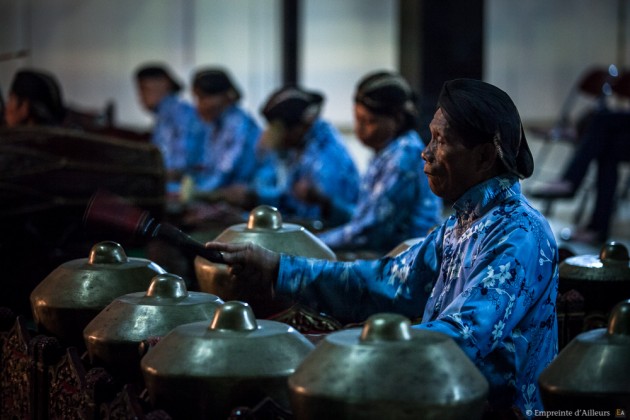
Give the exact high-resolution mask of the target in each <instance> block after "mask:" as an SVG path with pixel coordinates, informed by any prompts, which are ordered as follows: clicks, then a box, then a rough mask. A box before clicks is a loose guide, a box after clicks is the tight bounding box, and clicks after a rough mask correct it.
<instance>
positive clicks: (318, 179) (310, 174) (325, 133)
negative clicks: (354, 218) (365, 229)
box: [222, 86, 359, 225]
mask: <svg viewBox="0 0 630 420" xmlns="http://www.w3.org/2000/svg"><path fill="white" fill-rule="evenodd" d="M323 100H324V98H323V96H322V95H321V94H319V93H317V92H310V91H306V90H303V89H300V88H297V87H293V86H287V87H284V88H281V89H279V90H277V91H275V92H273V93H272V94H271V95H270V97H269V98H268V99H267V101H266V103H265V105H264V106H263V109H262V114H263V115H264V117H265V118H266V120H267V122H268V123H269V126H268V127H267V129H266V130H265V132H264V133H263V135H262V138H261V140H260V142H259V145H258V150H257V157H258V162H259V166H258V168H257V171H256V175H255V176H254V179H253V181H252V182H251V183H250V184H249V185H247V186H242V188H239V187H235V188H230V189H227V190H225V191H224V193H223V194H222V197H223V198H224V199H225V200H226V201H228V202H229V203H231V204H234V205H238V206H242V207H246V208H251V207H252V206H255V205H258V204H266V205H270V206H274V207H277V208H278V210H279V211H280V213H281V214H282V215H283V217H285V218H287V219H298V220H300V221H302V220H307V219H309V220H320V221H323V222H325V223H330V224H333V225H335V224H340V223H343V222H345V221H347V220H348V217H349V215H347V214H341V215H340V217H337V218H330V217H328V214H327V213H326V211H325V209H324V208H323V206H322V204H321V203H319V202H314V201H312V200H307V199H305V198H304V196H303V194H301V193H300V191H302V190H307V189H316V190H317V191H318V192H319V193H320V195H322V196H324V197H328V198H333V197H334V199H335V200H336V202H338V203H340V204H339V205H341V206H343V207H349V206H352V205H354V203H355V202H356V200H357V196H358V192H359V172H358V170H357V168H356V166H355V164H354V161H353V160H352V157H351V156H350V154H349V153H348V150H347V149H346V147H345V146H344V144H343V140H342V139H341V135H340V134H339V132H338V131H337V130H336V129H335V128H334V127H333V126H332V125H331V124H330V123H328V122H326V121H324V120H323V119H321V118H320V117H319V114H320V111H321V107H322V103H323Z"/></svg>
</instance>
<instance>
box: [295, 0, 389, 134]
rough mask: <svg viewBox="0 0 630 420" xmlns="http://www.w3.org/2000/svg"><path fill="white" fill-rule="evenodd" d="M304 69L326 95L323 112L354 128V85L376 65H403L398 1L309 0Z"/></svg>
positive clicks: (303, 22)
mask: <svg viewBox="0 0 630 420" xmlns="http://www.w3.org/2000/svg"><path fill="white" fill-rule="evenodd" d="M301 4H302V5H303V6H302V12H301V17H302V20H301V22H300V25H301V27H302V37H303V39H302V44H301V47H300V52H301V56H300V64H301V65H300V68H299V72H300V75H301V78H302V81H303V84H304V85H305V86H306V87H309V88H312V89H319V90H321V91H322V92H324V94H325V95H326V98H327V101H326V104H325V107H324V114H323V115H324V117H325V118H327V119H329V120H330V121H332V122H333V123H335V124H337V125H339V126H341V127H343V128H350V127H352V119H353V110H352V107H353V99H352V98H353V95H354V88H355V86H356V84H357V82H358V81H359V79H360V78H361V77H363V76H364V75H365V74H366V73H368V72H372V71H375V70H398V61H399V60H398V27H397V22H398V1H396V0H354V1H338V0H304V1H303V2H302V3H301Z"/></svg>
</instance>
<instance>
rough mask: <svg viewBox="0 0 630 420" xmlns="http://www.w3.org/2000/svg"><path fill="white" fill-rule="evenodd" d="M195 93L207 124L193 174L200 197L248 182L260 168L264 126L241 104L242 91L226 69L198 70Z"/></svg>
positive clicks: (194, 84) (199, 109)
mask: <svg viewBox="0 0 630 420" xmlns="http://www.w3.org/2000/svg"><path fill="white" fill-rule="evenodd" d="M193 94H194V96H195V99H196V102H197V110H198V112H199V115H200V116H201V118H202V119H203V120H204V121H205V122H206V123H207V130H206V136H205V142H204V143H203V148H202V149H200V150H199V151H198V153H199V157H200V166H199V172H198V173H197V174H196V176H195V177H194V181H195V189H196V191H197V192H198V193H197V194H198V197H199V198H203V193H204V192H205V193H209V192H213V191H215V190H217V189H220V188H223V187H226V186H229V185H234V184H242V183H248V182H250V181H251V180H252V177H253V175H254V172H255V170H256V167H257V161H256V159H255V148H256V143H257V142H258V139H259V137H260V134H261V129H260V127H259V125H258V123H257V122H256V121H255V120H254V118H253V117H252V116H251V115H250V114H249V113H248V112H246V111H245V110H244V109H243V108H242V107H241V106H240V105H239V101H240V99H241V93H240V91H239V89H238V88H237V87H236V85H235V84H234V83H233V81H232V79H231V77H230V76H229V75H228V73H227V71H226V70H224V69H221V68H204V69H200V70H198V71H197V72H196V73H195V76H194V78H193Z"/></svg>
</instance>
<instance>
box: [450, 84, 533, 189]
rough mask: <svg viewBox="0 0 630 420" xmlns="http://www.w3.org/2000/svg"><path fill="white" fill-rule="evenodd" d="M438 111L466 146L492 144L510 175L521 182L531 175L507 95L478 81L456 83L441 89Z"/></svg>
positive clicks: (522, 136)
mask: <svg viewBox="0 0 630 420" xmlns="http://www.w3.org/2000/svg"><path fill="white" fill-rule="evenodd" d="M438 108H441V109H442V111H443V112H444V113H445V114H446V115H445V117H446V120H447V121H448V123H449V125H450V126H451V127H452V128H453V129H454V130H455V131H456V132H457V133H459V134H460V135H461V136H462V137H463V138H464V140H465V141H466V142H467V143H468V144H472V145H477V144H482V143H493V144H494V145H495V147H496V149H497V154H498V155H499V158H500V159H501V161H502V162H503V164H504V165H505V167H506V168H507V170H508V171H509V172H511V173H513V174H515V175H516V176H518V177H519V178H521V179H523V178H528V177H530V176H531V175H532V173H533V172H534V159H533V157H532V153H531V151H530V150H529V146H528V144H527V139H526V138H525V131H524V130H523V124H522V123H521V117H520V116H519V114H518V110H517V109H516V106H515V105H514V102H512V99H510V97H509V96H508V94H507V93H505V92H504V91H502V90H501V89H499V88H497V87H496V86H493V85H491V84H489V83H485V82H482V81H479V80H473V79H455V80H451V81H448V82H446V83H444V85H443V86H442V91H441V93H440V97H439V99H438Z"/></svg>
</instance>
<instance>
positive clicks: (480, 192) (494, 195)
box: [453, 174, 521, 230]
mask: <svg viewBox="0 0 630 420" xmlns="http://www.w3.org/2000/svg"><path fill="white" fill-rule="evenodd" d="M520 194H521V184H520V182H519V181H518V178H517V177H516V176H514V175H508V174H503V175H499V176H496V177H494V178H490V179H488V180H486V181H483V182H480V183H479V184H477V185H475V186H473V187H472V188H470V189H469V190H468V191H466V192H465V193H464V194H463V195H462V196H461V197H460V198H458V199H457V201H455V203H453V210H455V217H456V218H457V221H458V225H459V227H460V228H461V229H464V230H465V229H466V228H468V226H469V225H470V224H471V223H472V222H474V221H475V220H477V219H479V218H480V217H481V216H483V215H484V214H485V213H487V212H488V210H490V209H491V208H493V207H494V206H495V205H496V203H497V202H498V201H501V200H503V199H505V198H507V197H510V196H515V195H520Z"/></svg>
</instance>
